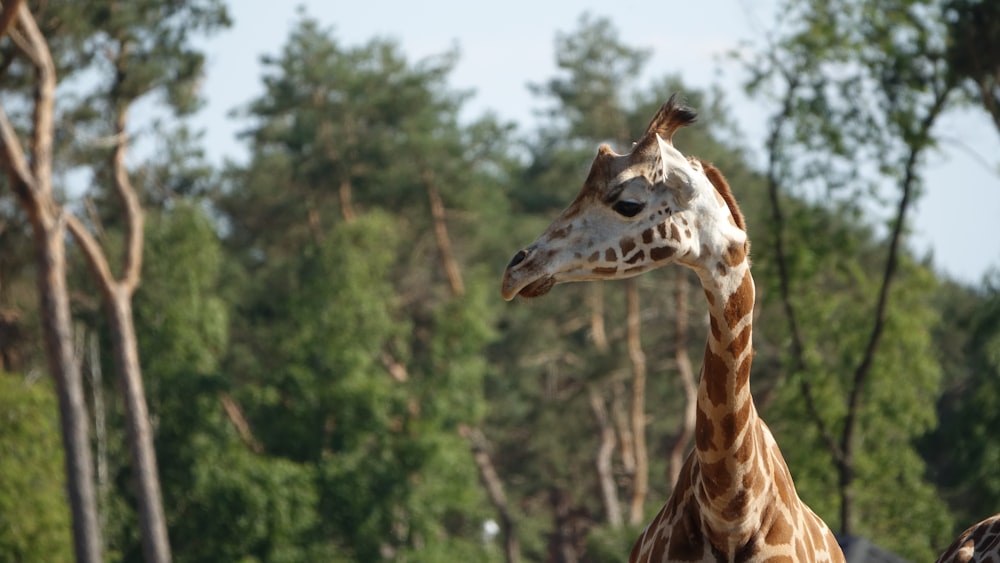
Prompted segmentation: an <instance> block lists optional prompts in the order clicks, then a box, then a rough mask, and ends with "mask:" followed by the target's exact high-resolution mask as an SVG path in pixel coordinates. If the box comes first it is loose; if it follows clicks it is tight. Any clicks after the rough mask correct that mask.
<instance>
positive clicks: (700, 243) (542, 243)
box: [501, 96, 748, 300]
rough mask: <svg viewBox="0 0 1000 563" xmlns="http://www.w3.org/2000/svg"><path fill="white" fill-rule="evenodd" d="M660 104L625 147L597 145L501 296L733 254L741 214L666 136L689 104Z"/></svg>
mask: <svg viewBox="0 0 1000 563" xmlns="http://www.w3.org/2000/svg"><path fill="white" fill-rule="evenodd" d="M675 98H676V96H671V98H670V99H669V100H668V101H667V103H665V104H664V105H663V106H662V107H661V108H660V110H659V111H658V112H657V114H656V115H655V116H654V117H653V120H652V121H651V122H650V124H649V127H648V128H647V129H646V133H645V134H644V135H643V136H642V138H641V139H640V140H639V141H638V142H636V143H635V144H634V145H633V147H632V151H631V152H629V153H628V154H616V153H615V152H614V151H612V150H611V148H610V147H609V146H607V145H601V147H599V148H598V150H597V157H596V158H594V162H593V164H592V165H591V167H590V174H589V175H588V176H587V179H586V181H585V182H584V184H583V188H582V189H581V190H580V193H579V194H578V195H577V196H576V199H574V200H573V202H572V203H571V204H570V206H569V207H568V208H566V210H565V211H563V212H562V214H560V215H559V216H558V217H557V218H556V219H555V220H554V221H553V222H552V224H551V225H549V227H548V228H547V229H546V230H545V232H543V233H542V235H541V236H540V237H538V239H537V240H535V242H533V243H532V244H530V245H529V246H527V247H525V248H523V249H521V250H519V251H518V252H517V253H516V254H515V255H514V258H513V259H511V261H510V263H509V264H508V265H507V269H506V271H504V275H503V282H502V287H501V292H502V294H503V297H504V299H507V300H511V299H513V298H514V297H515V296H516V295H519V294H520V295H521V296H523V297H536V296H539V295H543V294H545V293H547V292H548V291H549V290H550V289H552V286H554V285H555V284H557V283H564V282H572V281H590V280H603V279H620V278H627V277H632V276H635V275H638V274H641V273H643V272H646V271H649V270H651V269H654V268H658V267H661V266H665V265H667V264H671V263H674V262H677V263H680V264H683V265H686V266H689V267H692V268H694V269H696V270H704V271H710V270H711V269H712V268H715V267H716V264H719V263H720V262H724V263H725V264H729V265H732V264H733V263H734V261H736V262H739V261H742V260H743V259H744V258H745V257H746V253H747V250H748V243H747V237H746V232H745V226H744V224H743V216H742V215H741V214H740V211H739V209H738V208H737V206H736V203H735V200H734V199H733V197H732V194H731V192H730V191H729V186H728V185H727V184H726V182H725V180H724V179H723V178H722V175H721V174H720V173H719V172H718V170H716V169H715V168H714V167H712V166H711V165H710V164H707V163H704V162H702V161H700V160H698V159H695V158H686V157H685V156H684V155H682V154H681V153H680V151H678V150H677V149H676V148H674V145H673V135H674V132H676V131H677V130H678V129H679V128H681V127H683V126H685V125H689V124H691V123H694V121H695V119H696V118H697V115H696V114H695V112H694V110H692V109H690V108H688V107H685V106H682V105H679V104H677V103H676V102H675Z"/></svg>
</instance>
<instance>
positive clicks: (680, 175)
mask: <svg viewBox="0 0 1000 563" xmlns="http://www.w3.org/2000/svg"><path fill="white" fill-rule="evenodd" d="M653 138H654V139H655V140H656V148H657V149H658V152H659V156H660V159H659V160H660V168H661V173H662V175H661V176H660V178H661V180H660V181H662V182H663V184H664V185H666V187H667V188H668V189H672V190H675V191H676V192H677V195H678V197H679V198H680V200H681V201H685V202H686V201H690V200H691V198H693V197H694V193H695V188H694V177H693V176H692V173H693V172H694V171H693V170H692V169H691V165H690V163H688V160H687V159H686V158H684V155H683V154H681V151H679V150H677V149H676V148H674V145H672V144H671V143H670V142H669V141H667V140H666V139H664V138H663V137H661V136H660V135H659V134H658V133H654V134H653Z"/></svg>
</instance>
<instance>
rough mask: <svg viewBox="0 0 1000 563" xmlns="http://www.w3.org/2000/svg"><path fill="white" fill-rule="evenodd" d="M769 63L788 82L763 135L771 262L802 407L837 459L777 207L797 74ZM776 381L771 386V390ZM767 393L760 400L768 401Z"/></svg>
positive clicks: (839, 452)
mask: <svg viewBox="0 0 1000 563" xmlns="http://www.w3.org/2000/svg"><path fill="white" fill-rule="evenodd" d="M772 63H773V64H774V65H775V66H776V67H777V68H778V71H779V72H780V73H781V75H782V77H783V78H784V79H785V82H786V83H787V85H788V91H787V92H786V93H785V97H784V99H783V100H782V107H781V112H779V113H778V115H776V116H774V118H773V119H772V122H771V131H770V133H769V134H768V139H767V153H768V162H767V191H768V196H769V199H770V203H771V223H772V224H773V225H774V239H775V240H774V254H775V262H776V263H777V265H778V284H779V288H780V293H781V305H782V308H783V309H784V311H785V318H787V319H788V331H789V333H790V337H791V339H792V365H791V370H792V372H793V373H796V374H798V375H799V386H800V389H801V392H802V396H803V399H805V404H806V409H807V410H808V412H809V416H810V417H811V418H812V419H813V422H814V423H815V424H816V429H817V431H818V432H819V435H820V438H821V439H822V440H823V443H824V444H825V445H826V448H827V450H829V452H830V455H831V456H833V459H834V460H835V461H837V462H838V463H839V462H840V461H841V460H842V458H843V450H842V449H841V448H840V446H839V445H838V444H837V441H836V440H835V439H834V437H833V434H832V433H831V432H830V429H829V428H828V427H827V425H826V423H825V422H824V421H823V418H822V417H821V416H820V414H819V409H817V407H816V400H815V398H814V397H813V393H812V385H811V384H810V383H809V379H808V376H807V375H806V373H805V371H806V367H807V365H806V360H805V345H804V344H803V342H802V333H801V331H800V330H799V322H798V317H797V316H796V314H795V307H794V305H792V298H791V293H792V290H791V274H790V273H789V271H788V254H787V252H786V250H785V216H784V213H783V212H782V209H781V197H780V194H779V190H780V185H781V181H780V180H779V178H778V153H779V152H780V150H781V148H780V146H781V127H782V124H783V123H784V122H785V121H786V120H787V119H789V118H790V117H791V115H792V112H793V111H794V107H793V106H794V101H795V93H796V91H797V89H798V87H799V78H798V75H797V74H796V73H795V72H791V71H788V70H786V69H785V68H783V67H782V66H781V64H780V63H779V62H778V61H777V60H775V59H773V58H772ZM776 388H777V385H775V386H774V387H772V392H773V390H774V389H776ZM770 398H771V394H770V393H769V394H768V395H767V397H766V398H765V400H763V401H762V404H766V403H768V402H770Z"/></svg>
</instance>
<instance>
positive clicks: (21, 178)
mask: <svg viewBox="0 0 1000 563" xmlns="http://www.w3.org/2000/svg"><path fill="white" fill-rule="evenodd" d="M0 166H3V169H4V172H6V173H7V177H8V179H9V180H10V184H11V186H13V188H14V193H16V194H17V197H18V198H19V199H20V200H21V202H22V203H24V204H25V206H26V207H27V208H29V209H32V210H36V209H37V207H38V205H39V198H38V197H36V194H35V178H34V175H32V173H31V169H30V167H29V166H28V159H27V158H26V157H25V156H24V148H23V147H22V146H21V140H20V139H18V137H17V132H15V131H14V126H13V125H11V123H10V119H8V118H7V112H5V111H4V110H3V107H2V106H0Z"/></svg>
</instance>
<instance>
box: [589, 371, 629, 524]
mask: <svg viewBox="0 0 1000 563" xmlns="http://www.w3.org/2000/svg"><path fill="white" fill-rule="evenodd" d="M588 391H589V395H590V409H591V410H592V411H593V413H594V420H596V421H597V427H598V429H599V430H600V436H601V445H600V446H599V447H598V449H597V458H596V459H595V461H594V464H595V466H596V468H597V480H598V483H599V484H600V488H601V501H602V504H603V505H604V514H605V518H607V520H608V524H609V525H610V526H611V527H612V528H615V529H618V528H621V527H622V524H623V523H624V522H623V520H622V509H621V504H620V503H619V502H618V489H617V487H616V486H615V479H614V474H613V471H612V467H611V457H612V456H613V455H614V450H615V428H614V426H613V425H612V424H611V421H610V420H609V418H608V409H607V407H605V405H604V397H602V396H601V394H600V393H598V392H597V389H595V388H593V387H591V388H589V390H588Z"/></svg>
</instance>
